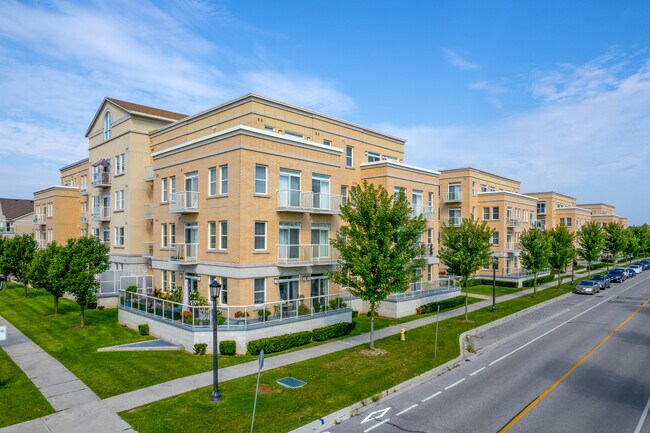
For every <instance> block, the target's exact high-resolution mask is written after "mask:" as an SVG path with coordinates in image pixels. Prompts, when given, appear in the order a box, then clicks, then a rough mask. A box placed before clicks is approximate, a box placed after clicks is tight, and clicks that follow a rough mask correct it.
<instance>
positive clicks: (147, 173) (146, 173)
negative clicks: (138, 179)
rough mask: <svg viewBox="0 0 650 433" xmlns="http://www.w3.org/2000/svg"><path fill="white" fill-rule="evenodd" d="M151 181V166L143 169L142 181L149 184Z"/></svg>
mask: <svg viewBox="0 0 650 433" xmlns="http://www.w3.org/2000/svg"><path fill="white" fill-rule="evenodd" d="M152 180H153V165H148V166H146V167H145V168H144V181H145V182H151V181H152Z"/></svg>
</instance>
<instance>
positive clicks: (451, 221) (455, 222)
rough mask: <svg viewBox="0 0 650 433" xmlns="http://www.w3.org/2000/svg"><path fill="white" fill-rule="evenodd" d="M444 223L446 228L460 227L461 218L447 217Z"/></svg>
mask: <svg viewBox="0 0 650 433" xmlns="http://www.w3.org/2000/svg"><path fill="white" fill-rule="evenodd" d="M445 223H446V224H447V225H448V226H451V227H460V223H461V218H460V217H449V218H447V220H446V221H445Z"/></svg>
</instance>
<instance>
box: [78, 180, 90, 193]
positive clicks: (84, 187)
mask: <svg viewBox="0 0 650 433" xmlns="http://www.w3.org/2000/svg"><path fill="white" fill-rule="evenodd" d="M79 192H80V193H81V195H88V184H86V183H82V184H81V186H80V187H79Z"/></svg>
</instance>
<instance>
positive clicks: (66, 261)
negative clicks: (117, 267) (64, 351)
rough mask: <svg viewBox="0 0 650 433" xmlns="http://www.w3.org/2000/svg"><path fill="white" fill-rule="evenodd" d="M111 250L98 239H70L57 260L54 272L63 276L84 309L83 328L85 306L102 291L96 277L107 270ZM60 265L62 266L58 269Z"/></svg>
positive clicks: (83, 312)
mask: <svg viewBox="0 0 650 433" xmlns="http://www.w3.org/2000/svg"><path fill="white" fill-rule="evenodd" d="M108 263H109V262H108V248H107V247H106V246H105V245H104V244H103V243H102V242H100V241H99V239H97V238H95V237H82V238H78V239H68V243H67V245H66V246H65V248H63V250H62V252H61V253H60V254H59V255H58V256H57V260H54V266H53V271H54V273H56V274H58V275H62V276H63V272H62V271H65V272H66V274H65V276H63V281H62V284H65V286H66V287H67V289H66V291H67V292H68V293H70V294H71V295H72V296H74V298H75V301H77V304H79V306H80V307H81V327H82V328H83V327H84V326H86V318H85V311H86V307H87V306H88V305H89V304H90V303H91V302H93V301H94V300H95V299H96V298H95V293H96V292H97V289H98V288H99V280H98V278H97V276H98V275H99V274H101V273H102V272H104V271H106V270H107V269H108ZM57 265H60V266H57Z"/></svg>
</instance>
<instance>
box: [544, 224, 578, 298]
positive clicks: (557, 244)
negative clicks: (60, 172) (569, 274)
mask: <svg viewBox="0 0 650 433" xmlns="http://www.w3.org/2000/svg"><path fill="white" fill-rule="evenodd" d="M548 237H549V241H550V242H549V244H550V248H551V250H550V255H549V257H548V259H549V260H548V261H549V265H550V267H551V269H552V270H554V271H555V273H556V274H557V287H558V289H559V288H560V285H561V284H562V278H561V277H560V274H561V273H562V271H564V269H566V267H567V265H568V264H569V262H573V260H574V259H575V255H576V252H575V246H574V243H573V242H574V236H573V233H571V232H570V231H569V229H568V228H567V227H566V226H558V227H555V228H554V229H551V230H549V231H548Z"/></svg>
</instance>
